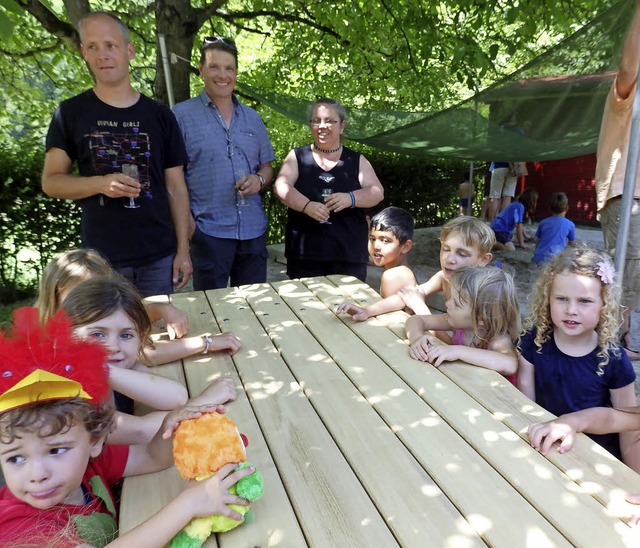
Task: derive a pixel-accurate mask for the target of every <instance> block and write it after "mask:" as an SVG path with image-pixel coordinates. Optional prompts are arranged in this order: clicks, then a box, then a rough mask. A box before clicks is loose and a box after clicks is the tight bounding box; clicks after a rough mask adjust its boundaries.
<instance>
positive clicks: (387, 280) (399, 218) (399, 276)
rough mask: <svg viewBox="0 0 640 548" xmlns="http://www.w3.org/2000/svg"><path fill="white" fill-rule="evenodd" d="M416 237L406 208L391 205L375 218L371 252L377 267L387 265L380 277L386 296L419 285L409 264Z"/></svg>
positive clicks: (383, 295)
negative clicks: (408, 258)
mask: <svg viewBox="0 0 640 548" xmlns="http://www.w3.org/2000/svg"><path fill="white" fill-rule="evenodd" d="M412 238H413V218H412V217H411V215H410V214H409V212H407V211H405V210H404V209H401V208H399V207H393V206H391V207H387V208H385V209H383V210H382V211H381V212H380V213H378V214H376V215H375V216H374V217H373V219H371V225H370V229H369V255H370V256H371V258H372V260H373V264H374V265H375V266H382V267H384V272H383V273H382V278H381V279H380V295H382V298H385V297H388V296H389V295H393V294H394V293H397V292H398V291H399V290H400V289H402V288H403V287H405V286H407V285H415V284H416V277H415V275H414V274H413V271H412V270H411V268H409V265H408V264H407V253H409V251H410V250H411V246H412V245H413V242H412V240H411V239H412Z"/></svg>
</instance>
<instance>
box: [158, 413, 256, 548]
mask: <svg viewBox="0 0 640 548" xmlns="http://www.w3.org/2000/svg"><path fill="white" fill-rule="evenodd" d="M244 447H245V443H244V439H243V437H242V436H241V435H240V433H239V432H238V429H237V428H236V425H235V423H234V422H233V421H232V420H231V419H230V418H229V417H227V416H225V415H221V414H219V413H206V414H204V415H202V416H201V417H199V418H197V419H191V420H186V421H183V422H181V423H180V425H179V426H178V428H177V430H176V433H175V436H174V439H173V458H174V461H175V463H176V468H177V469H178V472H180V475H181V476H182V477H183V478H184V479H196V480H202V479H206V478H208V477H210V476H212V475H213V474H215V473H216V472H217V471H218V470H220V468H222V467H223V466H224V465H225V464H227V463H230V462H239V463H241V464H240V465H239V466H238V468H243V467H245V466H248V465H247V464H246V463H245V461H246V458H247V457H246V452H245V449H244ZM229 492H230V493H231V494H237V495H238V496H239V497H241V498H243V499H245V500H248V501H250V502H253V501H255V500H258V499H259V498H260V497H261V496H262V493H263V486H262V477H261V476H260V473H259V472H258V471H257V470H255V471H254V472H253V473H251V474H249V475H248V476H245V477H243V478H242V479H240V481H238V483H236V485H234V486H232V487H231V488H230V489H229ZM230 507H231V508H233V509H234V510H235V511H236V512H238V513H239V514H240V515H242V516H245V513H246V512H247V510H248V506H240V505H235V504H231V505H230ZM245 517H246V516H245ZM241 523H243V521H235V520H232V519H231V518H228V517H226V516H221V515H217V516H210V517H208V518H198V519H194V520H192V521H191V522H190V523H189V524H188V525H187V526H186V527H185V528H184V529H183V530H182V531H180V532H179V533H178V534H177V535H176V536H175V537H174V538H173V540H172V541H171V548H199V547H200V546H202V544H203V543H204V541H205V540H206V539H207V538H208V537H209V536H210V535H211V533H223V532H225V531H229V530H230V529H233V528H234V527H237V526H238V525H240V524H241Z"/></svg>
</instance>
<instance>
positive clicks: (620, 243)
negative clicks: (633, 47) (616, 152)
mask: <svg viewBox="0 0 640 548" xmlns="http://www.w3.org/2000/svg"><path fill="white" fill-rule="evenodd" d="M638 74H640V67H638ZM638 158H640V86H639V85H637V84H636V92H635V95H634V98H633V110H632V113H631V131H630V132H629V148H628V151H627V165H626V168H625V175H624V188H623V190H622V203H621V204H620V219H619V220H618V236H617V237H616V252H615V256H614V264H615V267H616V270H617V271H618V272H619V273H620V276H621V278H622V277H623V276H624V265H625V261H626V258H627V241H628V240H629V224H630V223H631V209H632V207H633V198H634V193H635V187H636V177H637V174H638Z"/></svg>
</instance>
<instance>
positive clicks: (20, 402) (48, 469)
mask: <svg viewBox="0 0 640 548" xmlns="http://www.w3.org/2000/svg"><path fill="white" fill-rule="evenodd" d="M13 320H14V321H13V328H12V329H11V331H10V332H9V333H8V334H7V335H4V334H2V333H0V456H1V458H0V465H1V467H2V472H3V474H4V477H5V480H6V484H7V485H6V487H4V488H2V489H0V546H13V545H16V544H19V545H33V546H43V545H47V546H56V547H64V546H78V545H79V544H91V545H93V546H98V547H101V546H107V545H109V546H114V547H115V546H118V545H122V546H138V547H139V548H142V547H144V546H162V545H164V544H166V543H167V542H169V540H171V538H172V537H173V535H175V534H176V533H177V532H178V531H179V530H180V529H181V528H182V527H183V526H184V525H186V524H187V523H188V522H189V521H190V520H191V519H192V518H194V517H200V516H206V515H210V514H224V515H227V516H229V517H231V518H234V519H238V520H239V519H241V516H240V515H239V514H237V512H234V511H232V510H231V509H229V508H228V507H227V504H240V505H246V504H247V502H246V501H244V500H243V499H240V498H239V497H238V496H235V495H230V494H229V488H230V487H231V486H232V485H234V484H235V483H236V482H237V481H238V480H239V479H240V478H242V477H244V476H246V475H248V474H250V473H251V472H252V471H253V469H252V468H246V469H243V470H240V471H238V472H233V469H234V468H235V465H234V464H229V465H227V466H226V467H224V468H223V469H221V470H220V471H219V472H218V473H217V474H216V475H215V476H213V477H212V478H210V479H209V480H206V481H203V482H201V483H200V484H198V485H197V486H195V487H194V488H191V489H187V490H185V491H183V492H182V493H181V494H180V495H178V496H177V497H176V498H175V499H174V500H173V501H172V502H170V503H169V504H168V505H167V506H166V507H165V508H164V509H162V510H161V511H160V512H158V513H157V514H156V515H155V516H153V517H151V518H150V519H149V520H147V521H146V522H144V523H143V524H141V525H140V526H138V527H137V528H136V529H134V530H133V531H131V532H129V533H127V534H126V535H124V536H122V537H120V538H117V539H116V533H117V525H116V523H117V522H116V507H115V502H114V499H113V496H112V493H111V488H112V486H113V485H114V484H115V483H116V482H117V481H118V480H120V478H122V477H124V476H131V475H138V474H146V473H149V472H154V471H157V470H161V469H163V468H166V467H168V466H170V465H171V464H172V461H173V459H172V443H171V436H172V434H173V432H174V431H175V429H176V428H177V426H178V425H179V424H180V422H181V421H183V420H185V419H190V418H197V417H199V416H201V415H202V413H203V412H211V411H217V412H222V411H223V408H222V407H220V406H216V407H209V408H204V409H198V408H182V409H179V410H175V411H172V412H171V413H169V414H168V415H167V417H166V418H165V420H164V422H163V424H162V427H161V428H160V429H159V430H158V433H157V434H156V435H155V437H154V438H153V439H152V440H151V442H150V443H149V444H145V445H132V446H116V445H109V444H107V443H106V437H107V434H108V433H109V430H110V428H111V425H112V422H113V409H112V408H111V407H110V406H109V405H108V404H107V403H106V402H107V396H108V393H109V385H108V382H107V380H108V379H107V369H106V367H105V365H104V364H105V358H106V355H105V350H104V348H103V347H102V345H100V344H98V343H93V342H88V341H78V340H76V339H74V338H73V337H72V330H71V325H70V322H69V320H68V319H67V318H66V317H65V316H64V315H63V314H62V313H60V314H58V315H56V316H55V317H54V318H52V319H51V320H49V322H47V324H46V325H45V326H44V327H41V326H40V324H39V322H38V313H37V310H36V309H34V308H23V309H19V310H17V311H16V312H15V313H14V319H13Z"/></svg>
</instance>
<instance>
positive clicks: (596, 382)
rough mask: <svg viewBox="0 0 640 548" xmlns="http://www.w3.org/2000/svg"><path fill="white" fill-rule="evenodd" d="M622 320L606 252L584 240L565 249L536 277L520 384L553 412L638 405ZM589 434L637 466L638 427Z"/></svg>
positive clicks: (522, 342) (639, 456) (521, 345)
mask: <svg viewBox="0 0 640 548" xmlns="http://www.w3.org/2000/svg"><path fill="white" fill-rule="evenodd" d="M621 322H622V307H621V306H620V286H619V284H618V282H617V280H616V275H615V270H614V267H613V263H612V262H611V258H610V257H609V255H607V253H606V252H604V251H599V250H595V249H591V248H589V247H587V246H580V247H575V248H567V249H565V250H564V251H563V252H562V253H560V254H559V255H557V256H556V257H555V258H553V259H552V260H551V261H550V262H549V263H548V264H547V265H546V266H545V267H544V269H543V270H542V272H541V274H540V276H539V277H538V279H537V280H536V282H535V283H534V286H533V290H532V294H531V312H530V314H529V317H528V318H527V320H526V324H525V332H524V334H523V335H522V337H521V339H520V341H519V344H518V350H519V353H520V355H519V369H518V383H517V386H518V388H519V389H520V390H521V391H522V392H523V393H524V394H526V395H527V396H528V397H529V398H531V399H532V400H534V401H536V402H537V403H538V404H540V405H541V406H542V407H544V408H545V409H546V410H547V411H549V412H551V413H553V414H555V415H563V414H566V413H572V412H574V411H580V410H582V409H587V408H590V407H617V408H626V407H633V406H635V405H636V394H635V389H634V381H635V377H636V375H635V372H634V369H633V366H632V365H631V363H630V361H629V358H628V357H627V356H626V354H625V353H624V352H622V351H621V349H620V347H619V346H618V345H617V341H618V340H619V337H618V331H619V329H620V325H621ZM591 437H592V438H593V439H594V441H596V442H597V443H599V444H600V445H602V446H603V447H604V448H606V449H607V450H609V451H610V452H611V453H612V454H614V455H615V456H617V457H618V458H622V459H623V461H624V462H625V463H626V464H627V465H628V466H630V467H631V468H633V469H634V470H636V471H640V450H639V448H640V445H639V444H638V439H637V438H638V437H637V436H636V433H634V432H628V433H625V434H622V435H620V436H618V435H617V434H612V433H610V434H603V435H593V436H591Z"/></svg>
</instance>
